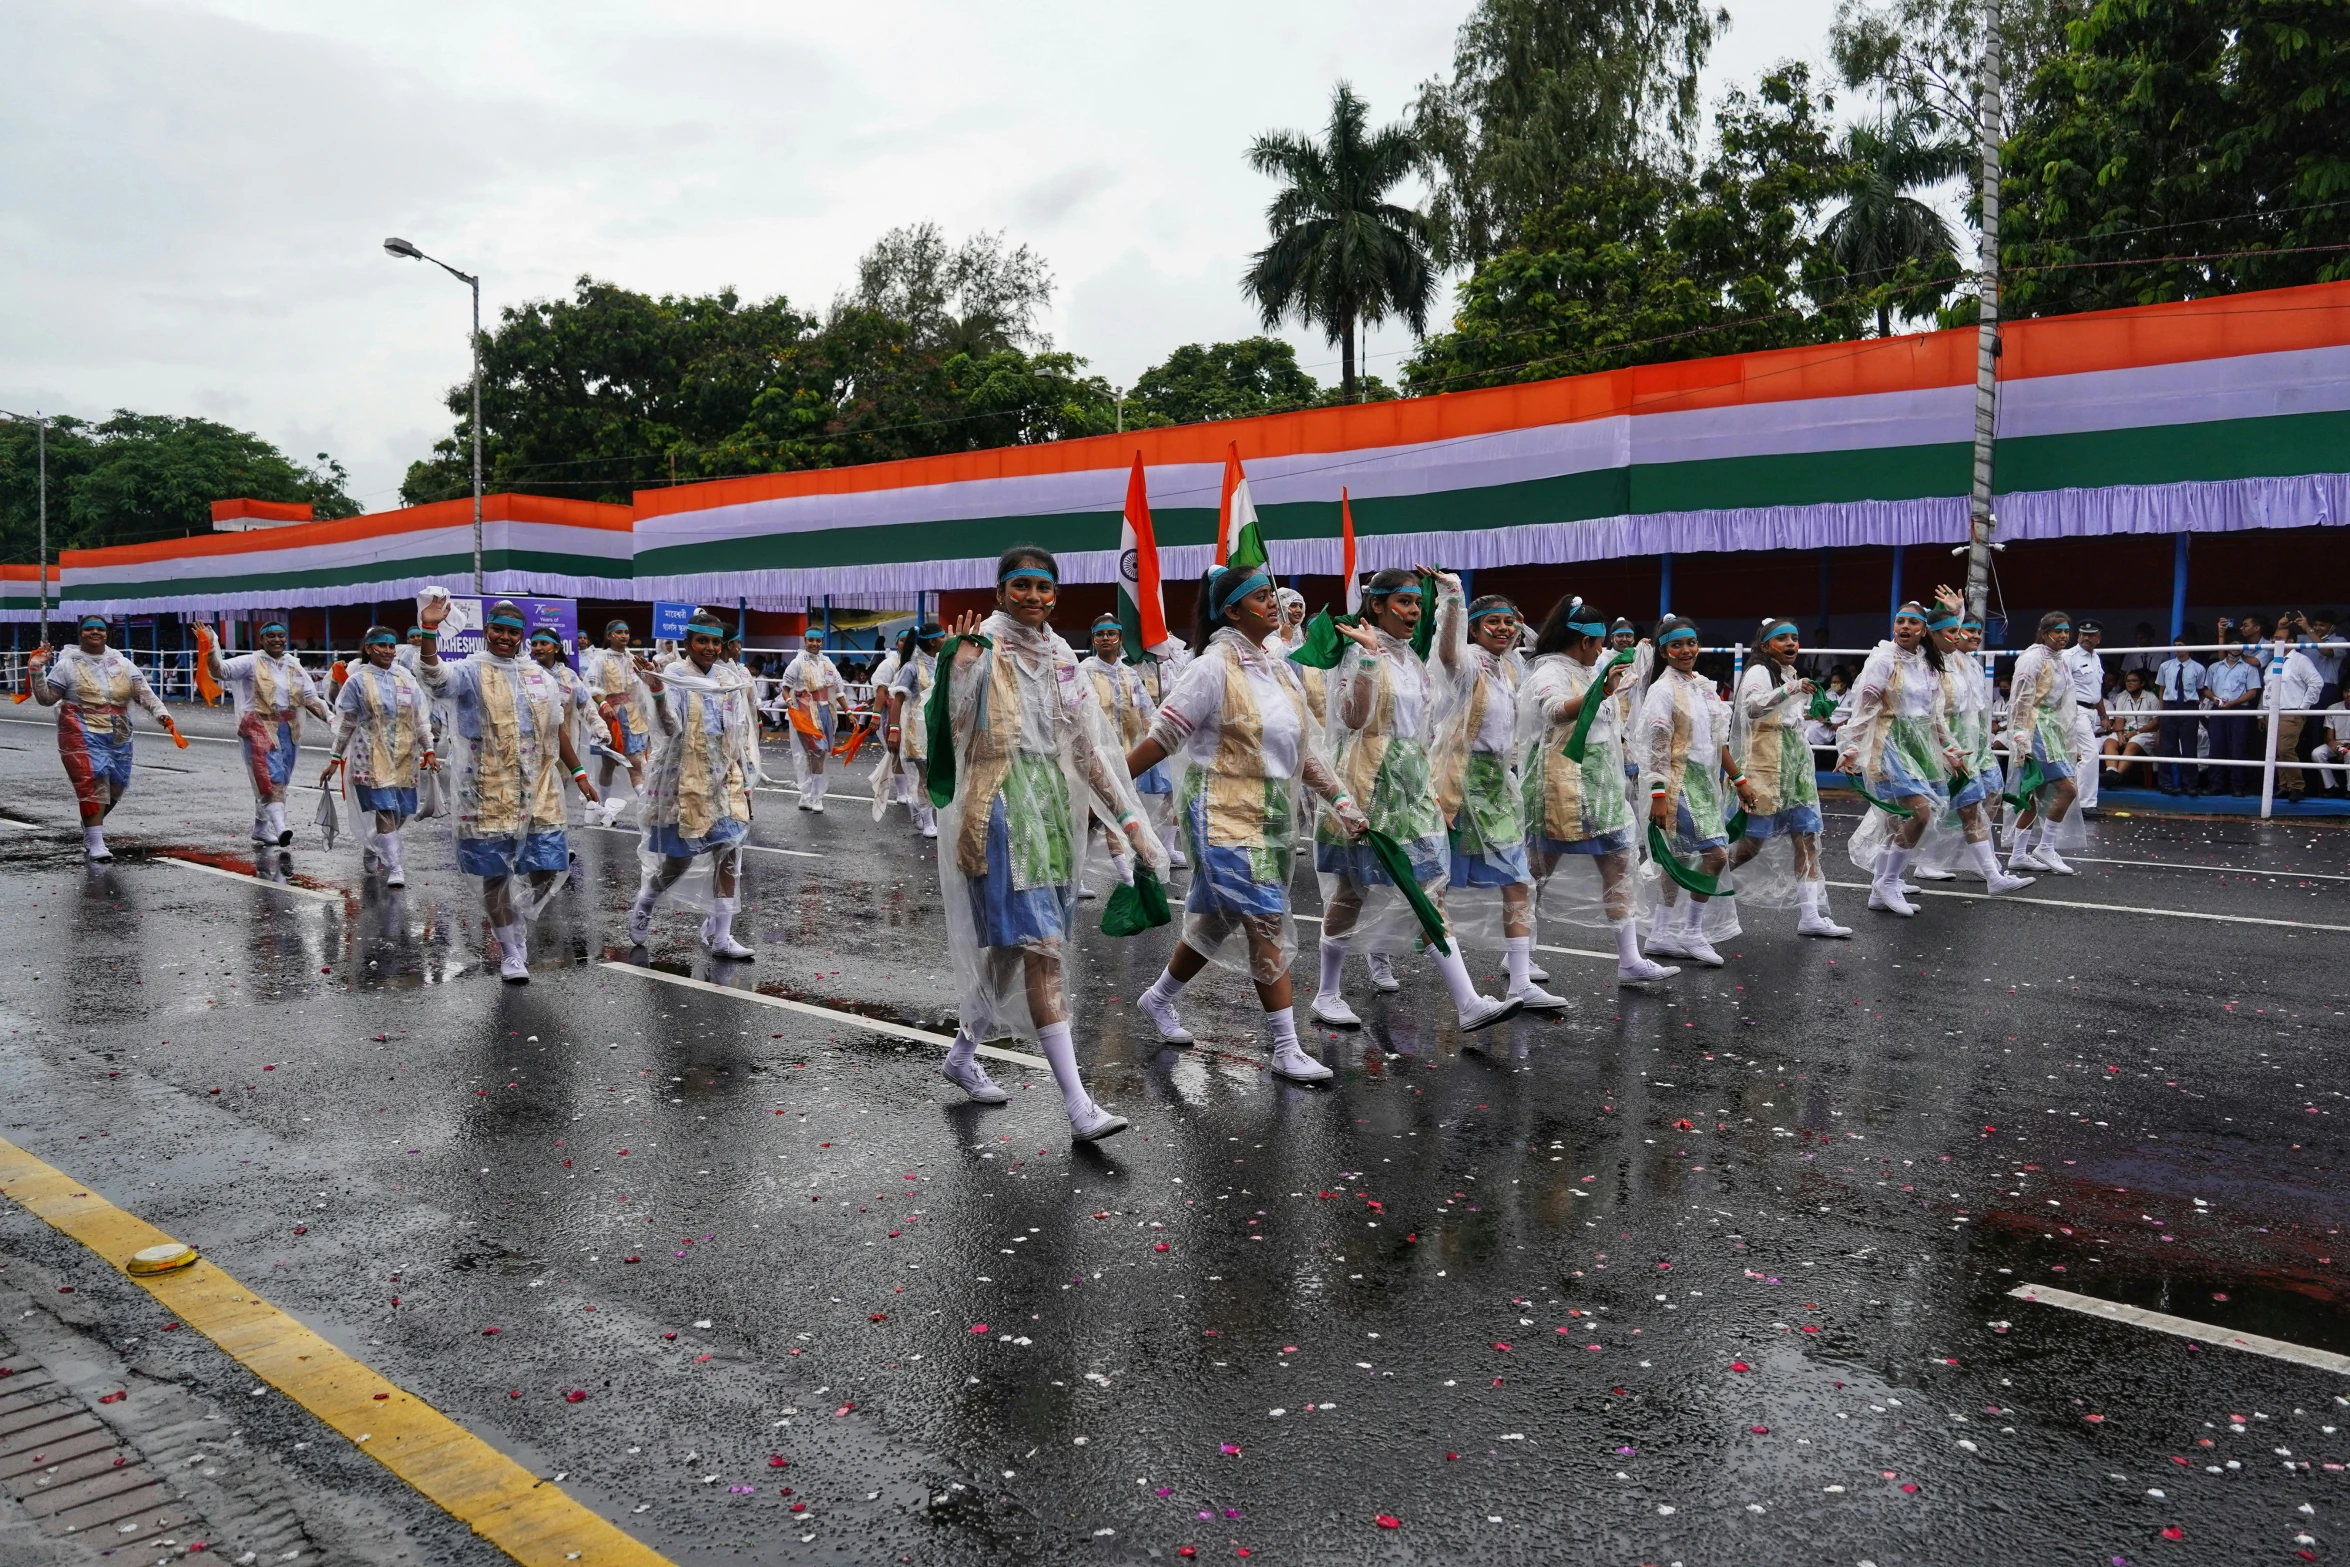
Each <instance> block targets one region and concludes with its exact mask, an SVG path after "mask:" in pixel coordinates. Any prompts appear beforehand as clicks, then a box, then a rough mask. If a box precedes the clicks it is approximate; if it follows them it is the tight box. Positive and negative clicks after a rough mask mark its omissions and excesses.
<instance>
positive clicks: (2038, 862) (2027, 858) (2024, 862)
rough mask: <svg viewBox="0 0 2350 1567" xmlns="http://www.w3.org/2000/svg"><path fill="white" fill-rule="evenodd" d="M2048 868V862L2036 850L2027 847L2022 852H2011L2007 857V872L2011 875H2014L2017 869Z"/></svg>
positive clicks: (2037, 869)
mask: <svg viewBox="0 0 2350 1567" xmlns="http://www.w3.org/2000/svg"><path fill="white" fill-rule="evenodd" d="M2046 869H2048V862H2047V861H2045V860H2043V859H2041V858H2040V856H2039V853H2038V852H2037V851H2036V850H2031V849H2026V850H2025V851H2024V852H2023V853H2021V854H2011V855H2009V856H2008V857H2007V873H2008V874H2009V875H2010V876H2013V875H2014V874H2015V873H2016V872H2017V871H2044V870H2046Z"/></svg>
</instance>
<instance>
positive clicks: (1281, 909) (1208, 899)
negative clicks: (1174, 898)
mask: <svg viewBox="0 0 2350 1567" xmlns="http://www.w3.org/2000/svg"><path fill="white" fill-rule="evenodd" d="M1153 770H1154V771H1156V769H1153ZM1137 781H1138V782H1139V780H1137ZM1183 837H1184V841H1185V846H1186V847H1187V848H1189V850H1190V851H1191V890H1190V891H1189V892H1187V893H1185V894H1184V897H1183V909H1184V912H1185V913H1187V914H1226V915H1249V916H1262V917H1267V918H1274V919H1278V918H1279V917H1281V916H1282V915H1284V914H1287V913H1288V912H1289V886H1288V883H1287V882H1286V881H1258V880H1257V879H1256V867H1255V866H1253V865H1252V864H1250V862H1249V851H1248V850H1246V849H1236V848H1225V847H1216V846H1213V845H1211V844H1210V843H1209V842H1208V799H1207V795H1206V794H1205V793H1201V794H1199V795H1197V796H1195V797H1194V798H1193V799H1192V802H1191V810H1190V812H1189V813H1188V814H1187V815H1186V816H1185V817H1184V821H1183ZM1278 863H1280V864H1284V865H1286V864H1288V863H1290V862H1289V860H1288V858H1287V857H1286V856H1284V857H1282V858H1281V859H1280V860H1279V862H1278Z"/></svg>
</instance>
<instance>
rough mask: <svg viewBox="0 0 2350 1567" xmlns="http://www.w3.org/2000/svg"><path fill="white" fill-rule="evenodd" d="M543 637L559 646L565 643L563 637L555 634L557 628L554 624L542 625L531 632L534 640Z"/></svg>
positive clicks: (531, 637)
mask: <svg viewBox="0 0 2350 1567" xmlns="http://www.w3.org/2000/svg"><path fill="white" fill-rule="evenodd" d="M541 638H544V639H545V640H547V641H549V642H552V643H554V644H555V645H556V646H558V647H560V646H562V645H563V639H562V638H561V637H559V636H557V635H555V629H554V627H552V626H541V627H539V628H538V630H536V631H534V632H532V633H531V634H530V639H531V640H532V641H533V642H536V641H539V640H540V639H541Z"/></svg>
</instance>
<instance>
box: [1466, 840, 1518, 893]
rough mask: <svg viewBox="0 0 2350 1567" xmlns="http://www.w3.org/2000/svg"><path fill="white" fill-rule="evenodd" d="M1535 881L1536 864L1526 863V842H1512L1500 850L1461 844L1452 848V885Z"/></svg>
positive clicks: (1493, 884) (1507, 885)
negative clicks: (1470, 847)
mask: <svg viewBox="0 0 2350 1567" xmlns="http://www.w3.org/2000/svg"><path fill="white" fill-rule="evenodd" d="M1533 881H1534V871H1533V867H1531V866H1529V865H1528V864H1527V863H1526V846H1525V845H1524V844H1523V843H1513V844H1511V845H1509V846H1508V847H1507V848H1505V849H1501V850H1499V851H1483V850H1476V849H1463V848H1458V847H1456V848H1454V850H1453V851H1452V875H1451V879H1450V881H1449V882H1448V885H1450V886H1454V887H1525V886H1530V885H1532V883H1533Z"/></svg>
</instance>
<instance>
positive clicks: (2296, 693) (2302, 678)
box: [2273, 648, 2325, 713]
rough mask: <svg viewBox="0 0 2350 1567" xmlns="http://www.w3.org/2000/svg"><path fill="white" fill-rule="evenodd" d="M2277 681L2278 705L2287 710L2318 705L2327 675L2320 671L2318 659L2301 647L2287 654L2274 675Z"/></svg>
mask: <svg viewBox="0 0 2350 1567" xmlns="http://www.w3.org/2000/svg"><path fill="white" fill-rule="evenodd" d="M2273 678H2274V679H2275V681H2276V686H2277V690H2276V695H2277V706H2279V707H2281V708H2283V709H2284V710H2285V711H2286V712H2288V713H2289V712H2291V711H2293V709H2295V708H2297V707H2298V708H2308V707H2315V706H2317V698H2318V693H2319V692H2320V690H2321V689H2322V688H2323V687H2324V685H2325V677H2324V676H2323V675H2322V674H2320V673H2319V672H2318V668H2317V661H2316V660H2315V659H2313V658H2311V657H2310V656H2309V654H2308V653H2307V652H2305V651H2303V650H2302V649H2300V648H2295V649H2293V651H2292V652H2290V653H2287V654H2286V655H2285V661H2284V663H2282V664H2281V665H2279V666H2277V672H2276V674H2275V675H2274V677H2273Z"/></svg>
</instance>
